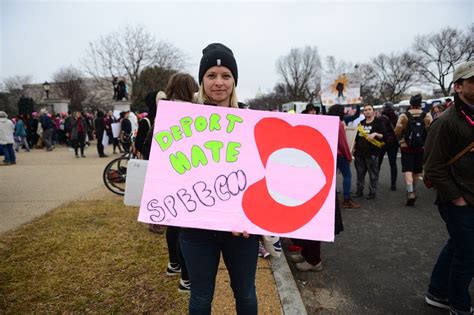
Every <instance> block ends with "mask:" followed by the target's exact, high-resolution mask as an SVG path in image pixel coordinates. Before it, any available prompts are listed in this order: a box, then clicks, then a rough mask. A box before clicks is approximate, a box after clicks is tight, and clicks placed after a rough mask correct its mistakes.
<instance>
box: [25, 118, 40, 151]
mask: <svg viewBox="0 0 474 315" xmlns="http://www.w3.org/2000/svg"><path fill="white" fill-rule="evenodd" d="M37 118H38V113H36V112H32V113H31V115H27V116H26V122H27V128H26V137H27V139H28V145H29V147H30V149H33V148H34V146H35V145H36V143H37V142H38V134H37V133H36V132H37V131H38V119H37Z"/></svg>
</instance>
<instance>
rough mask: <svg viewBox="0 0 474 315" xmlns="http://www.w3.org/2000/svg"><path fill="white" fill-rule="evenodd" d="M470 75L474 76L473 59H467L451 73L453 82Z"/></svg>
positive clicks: (467, 77)
mask: <svg viewBox="0 0 474 315" xmlns="http://www.w3.org/2000/svg"><path fill="white" fill-rule="evenodd" d="M470 77H474V61H467V62H465V63H462V64H460V65H459V66H457V67H456V70H455V71H454V74H453V82H456V81H457V80H459V79H469V78H470Z"/></svg>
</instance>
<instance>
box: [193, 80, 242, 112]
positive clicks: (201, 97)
mask: <svg viewBox="0 0 474 315" xmlns="http://www.w3.org/2000/svg"><path fill="white" fill-rule="evenodd" d="M197 101H198V103H200V104H212V103H213V101H212V100H211V99H210V98H209V96H207V95H206V93H205V92H204V84H203V83H201V85H200V86H199V92H198V99H197ZM230 107H233V108H239V101H238V99H237V90H236V88H235V82H234V86H233V88H232V93H231V94H230Z"/></svg>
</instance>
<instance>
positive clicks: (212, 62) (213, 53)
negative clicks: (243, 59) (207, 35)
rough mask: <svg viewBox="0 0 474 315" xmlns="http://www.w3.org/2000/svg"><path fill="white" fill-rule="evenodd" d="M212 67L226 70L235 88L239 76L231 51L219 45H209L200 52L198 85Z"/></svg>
mask: <svg viewBox="0 0 474 315" xmlns="http://www.w3.org/2000/svg"><path fill="white" fill-rule="evenodd" d="M214 66H224V67H226V68H228V69H229V70H230V72H232V75H233V76H234V81H235V86H237V79H238V76H239V74H238V71H237V62H236V61H235V58H234V53H233V52H232V50H230V49H229V48H228V47H226V46H224V45H222V44H220V43H213V44H209V45H208V46H207V47H206V48H204V49H203V50H202V58H201V63H200V64H199V84H201V82H202V78H203V77H204V74H205V73H206V71H207V70H208V69H209V68H212V67H214Z"/></svg>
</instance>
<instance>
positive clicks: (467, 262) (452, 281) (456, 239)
mask: <svg viewBox="0 0 474 315" xmlns="http://www.w3.org/2000/svg"><path fill="white" fill-rule="evenodd" d="M438 208H439V212H440V214H441V217H442V218H443V220H444V222H446V227H447V228H448V233H449V239H448V243H447V244H446V245H445V246H444V248H443V249H442V251H441V253H440V254H439V257H438V261H437V262H436V264H435V266H434V268H433V272H432V274H431V282H430V286H429V289H428V291H429V292H430V293H431V294H433V295H435V296H438V297H448V300H449V304H450V305H451V307H453V308H455V309H456V310H459V311H466V312H467V311H469V310H470V308H471V296H470V295H469V285H470V283H471V280H472V277H473V276H474V207H473V206H470V205H467V206H463V207H458V206H456V205H454V204H452V203H448V204H439V205H438Z"/></svg>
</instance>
